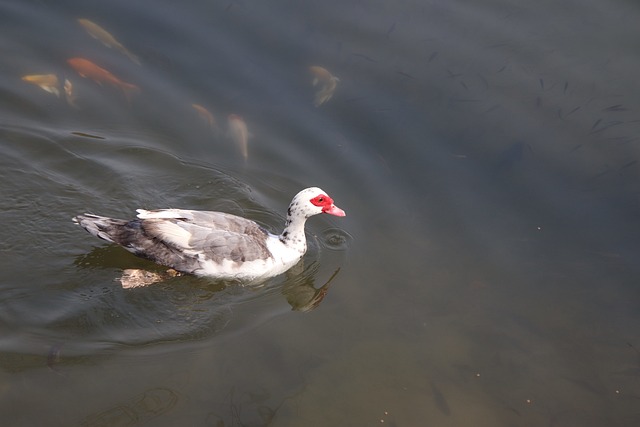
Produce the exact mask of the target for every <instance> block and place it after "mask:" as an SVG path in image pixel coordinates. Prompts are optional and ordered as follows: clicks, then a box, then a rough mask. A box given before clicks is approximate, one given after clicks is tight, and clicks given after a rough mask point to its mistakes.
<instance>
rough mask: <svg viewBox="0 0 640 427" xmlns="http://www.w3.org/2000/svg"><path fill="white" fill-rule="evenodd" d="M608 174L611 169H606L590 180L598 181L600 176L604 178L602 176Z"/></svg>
mask: <svg viewBox="0 0 640 427" xmlns="http://www.w3.org/2000/svg"><path fill="white" fill-rule="evenodd" d="M609 172H611V169H609V168H607V169H605V170H603V171H602V172H600V173H597V174H595V175H594V176H593V177H592V179H598V178H600V177H601V176H604V175H606V174H608V173H609Z"/></svg>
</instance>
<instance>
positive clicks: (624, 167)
mask: <svg viewBox="0 0 640 427" xmlns="http://www.w3.org/2000/svg"><path fill="white" fill-rule="evenodd" d="M636 163H638V161H637V160H633V161H631V162H629V163H625V164H624V165H622V166H620V169H618V170H622V169H626V168H628V167H630V166H633V165H635V164H636Z"/></svg>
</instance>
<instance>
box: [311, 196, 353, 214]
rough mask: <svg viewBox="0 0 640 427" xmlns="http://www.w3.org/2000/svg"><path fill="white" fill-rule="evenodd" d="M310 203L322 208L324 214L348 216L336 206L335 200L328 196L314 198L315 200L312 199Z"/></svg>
mask: <svg viewBox="0 0 640 427" xmlns="http://www.w3.org/2000/svg"><path fill="white" fill-rule="evenodd" d="M310 202H311V203H312V204H313V205H314V206H318V207H319V208H322V212H323V213H327V214H329V215H335V216H346V215H347V214H346V213H345V212H344V211H343V210H342V209H340V208H339V207H337V206H336V205H334V204H333V199H332V198H331V197H329V196H327V195H326V194H320V195H318V196H316V197H314V198H313V199H311V200H310Z"/></svg>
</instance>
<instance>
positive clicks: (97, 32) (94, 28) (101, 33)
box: [78, 18, 140, 65]
mask: <svg viewBox="0 0 640 427" xmlns="http://www.w3.org/2000/svg"><path fill="white" fill-rule="evenodd" d="M78 23H79V24H80V25H82V27H83V28H84V29H85V30H86V31H87V33H89V35H90V36H91V37H93V38H94V39H97V40H100V42H102V44H103V45H105V46H106V47H108V48H113V49H116V50H117V51H119V52H120V53H122V54H124V55H125V56H126V57H127V58H129V59H130V60H131V61H133V62H134V63H136V64H138V65H140V60H139V59H138V57H137V56H135V55H134V54H133V53H131V52H129V50H128V49H127V48H126V47H124V46H123V45H122V43H120V42H119V41H118V40H116V38H115V37H113V36H112V35H111V33H109V32H108V31H107V30H105V29H104V28H102V27H101V26H100V25H98V24H96V23H95V22H93V21H89V20H88V19H84V18H80V19H78Z"/></svg>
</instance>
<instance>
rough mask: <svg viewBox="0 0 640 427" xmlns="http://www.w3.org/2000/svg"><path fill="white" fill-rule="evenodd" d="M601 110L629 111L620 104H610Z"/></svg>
mask: <svg viewBox="0 0 640 427" xmlns="http://www.w3.org/2000/svg"><path fill="white" fill-rule="evenodd" d="M602 111H629V109H628V108H625V107H623V106H622V104H617V105H612V106H611V107H607V108H605V109H603V110H602Z"/></svg>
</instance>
